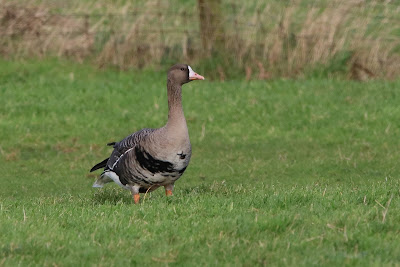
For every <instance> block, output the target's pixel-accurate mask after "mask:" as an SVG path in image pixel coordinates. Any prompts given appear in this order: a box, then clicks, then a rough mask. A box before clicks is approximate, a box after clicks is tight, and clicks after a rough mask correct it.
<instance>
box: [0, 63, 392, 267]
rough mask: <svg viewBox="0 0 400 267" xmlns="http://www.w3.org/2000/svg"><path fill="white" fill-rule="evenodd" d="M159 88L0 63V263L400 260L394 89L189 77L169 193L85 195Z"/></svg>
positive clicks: (150, 82) (58, 66)
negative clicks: (182, 141)
mask: <svg viewBox="0 0 400 267" xmlns="http://www.w3.org/2000/svg"><path fill="white" fill-rule="evenodd" d="M192 67H193V69H194V70H196V66H192ZM201 74H203V75H204V76H205V77H206V78H207V73H201ZM165 80H166V78H165V72H130V73H118V72H114V71H111V70H103V71H100V70H95V69H93V68H91V67H88V66H85V65H74V64H70V63H66V62H59V61H55V60H54V61H45V62H36V61H32V62H6V61H1V62H0V95H1V98H0V140H1V142H0V161H1V164H0V173H1V175H0V197H1V198H0V266H2V265H4V266H16V265H21V266H29V265H37V266H50V265H57V266H76V265H78V266H90V265H99V266H110V265H114V266H121V265H128V264H130V265H134V264H137V265H139V264H141V265H143V264H146V265H181V266H187V265H212V266H220V265H245V266H254V265H279V266H282V265H291V266H299V265H300V266H309V265H318V266H342V265H352V266H353V265H358V266H367V265H370V266H382V265H391V266H392V265H397V266H399V265H400V256H399V255H400V242H399V238H398V236H399V234H400V233H399V232H400V202H399V196H400V194H399V192H400V191H399V188H400V183H399V177H400V167H399V159H400V140H399V138H398V137H399V135H400V127H399V121H400V108H399V105H398V103H399V95H400V93H399V90H398V88H399V86H400V82H399V81H397V82H396V81H394V82H387V81H375V82H369V83H357V82H350V81H335V80H327V79H307V80H298V81H291V80H277V81H268V82H266V81H252V82H249V83H248V82H243V81H229V82H210V81H207V80H206V81H204V82H192V83H190V84H188V85H186V86H185V87H184V95H183V101H184V110H185V115H186V118H187V121H188V126H189V131H190V136H191V141H192V146H193V157H192V160H191V164H190V165H189V168H188V170H187V171H186V172H185V174H184V176H183V177H182V178H181V179H180V180H179V181H178V182H177V183H176V186H175V192H174V193H175V195H174V196H173V197H170V198H166V197H165V196H164V192H163V190H157V191H155V192H153V193H151V194H148V195H147V196H146V197H144V196H142V199H141V204H140V205H134V204H133V200H132V199H131V196H130V194H129V192H127V191H124V190H122V189H119V188H118V187H117V186H116V185H114V184H113V185H108V186H107V187H105V188H104V189H102V190H95V189H93V188H91V185H92V183H93V182H94V180H95V175H92V174H89V173H88V170H89V169H90V168H91V167H92V166H93V165H94V164H95V163H97V162H98V161H100V160H102V159H104V158H105V157H107V156H108V154H109V153H110V152H111V149H110V148H109V147H106V146H105V144H106V143H107V142H110V141H118V140H120V139H122V138H123V137H125V136H126V135H128V134H130V133H131V132H133V131H136V130H139V129H141V128H144V127H160V126H162V125H163V124H164V123H165V121H166V117H167V104H166V90H165Z"/></svg>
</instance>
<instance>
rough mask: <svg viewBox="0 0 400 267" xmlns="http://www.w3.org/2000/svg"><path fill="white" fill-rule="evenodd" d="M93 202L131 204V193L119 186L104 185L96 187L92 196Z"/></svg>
mask: <svg viewBox="0 0 400 267" xmlns="http://www.w3.org/2000/svg"><path fill="white" fill-rule="evenodd" d="M92 201H93V203H94V204H100V205H103V204H113V205H116V204H120V203H124V204H133V199H132V196H131V194H130V193H129V192H128V191H126V190H123V189H121V188H113V187H108V188H107V187H105V188H99V189H96V192H95V193H94V194H93V196H92Z"/></svg>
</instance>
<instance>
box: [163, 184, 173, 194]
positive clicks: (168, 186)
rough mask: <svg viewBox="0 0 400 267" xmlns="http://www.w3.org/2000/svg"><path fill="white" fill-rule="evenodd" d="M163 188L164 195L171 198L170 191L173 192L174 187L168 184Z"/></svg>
mask: <svg viewBox="0 0 400 267" xmlns="http://www.w3.org/2000/svg"><path fill="white" fill-rule="evenodd" d="M164 187H165V195H167V196H172V191H173V190H174V185H173V184H169V185H165V186H164Z"/></svg>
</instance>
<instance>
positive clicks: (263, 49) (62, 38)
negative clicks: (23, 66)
mask: <svg viewBox="0 0 400 267" xmlns="http://www.w3.org/2000/svg"><path fill="white" fill-rule="evenodd" d="M170 2H173V1H161V2H160V1H157V0H151V1H147V2H146V4H145V6H144V7H142V8H141V9H138V7H135V6H132V5H131V4H129V3H128V4H123V5H120V6H119V7H116V6H113V9H112V13H110V12H109V11H107V12H103V13H99V14H97V13H96V14H93V12H90V11H88V10H90V8H88V7H87V6H83V4H81V5H77V6H76V7H74V8H73V9H71V8H70V9H69V10H67V11H66V12H67V13H64V12H63V9H61V12H56V11H55V9H54V8H52V7H49V6H46V5H44V4H34V3H35V2H30V3H29V4H24V5H23V4H18V3H17V2H15V1H12V2H10V1H3V2H1V1H0V34H1V36H2V38H1V40H0V54H1V55H2V56H4V57H8V58H11V57H32V56H34V57H43V56H48V55H51V56H60V57H69V58H73V59H75V60H78V61H83V60H91V61H93V62H96V63H97V64H98V65H99V66H117V67H118V68H121V69H127V68H131V67H137V68H142V67H145V66H159V65H162V64H170V63H171V62H175V61H190V62H197V63H199V64H201V61H202V60H209V58H215V59H216V60H215V61H212V62H213V64H214V65H215V66H214V67H215V69H216V70H217V72H216V73H217V74H216V76H215V77H214V78H219V79H225V78H227V76H229V74H228V73H224V70H225V69H226V67H232V65H234V67H235V68H236V69H238V71H239V72H241V73H242V74H243V76H245V77H246V79H253V78H256V79H270V78H273V77H279V76H280V77H298V76H302V75H304V74H305V73H307V72H309V71H313V70H315V69H324V70H326V72H327V73H328V74H327V75H330V74H332V73H335V72H340V73H342V75H343V74H344V75H347V77H348V78H350V79H357V80H368V79H371V78H390V79H393V78H396V77H399V74H400V54H399V53H398V51H397V52H396V49H397V50H398V49H399V47H400V36H399V33H397V35H396V33H394V32H395V30H396V28H395V26H394V25H396V22H399V19H398V18H399V17H400V16H399V13H400V8H399V7H397V5H395V4H394V3H392V2H390V1H385V2H382V1H378V0H375V1H364V0H354V1H353V0H334V1H329V2H328V3H329V4H324V3H325V2H322V1H321V2H320V3H319V5H311V3H315V2H310V5H308V6H307V7H306V8H305V7H304V2H305V1H293V2H292V4H290V5H288V6H286V7H285V6H284V5H283V4H280V6H278V7H277V6H276V4H275V6H274V5H272V4H265V3H264V1H258V2H257V1H255V2H256V3H257V6H256V8H255V9H253V10H252V11H251V12H250V11H249V7H246V6H239V5H238V4H234V3H231V2H229V1H228V4H229V3H230V5H229V7H230V8H226V12H225V13H224V14H223V16H222V15H220V14H219V15H218V16H219V17H218V16H213V17H212V20H213V21H214V22H213V24H214V25H215V24H218V25H220V26H219V27H221V28H220V29H218V30H215V29H212V28H211V29H210V31H212V34H211V35H213V36H214V37H213V38H214V39H215V40H216V41H215V42H213V41H212V40H202V39H204V36H205V35H204V33H202V34H200V30H199V28H200V26H201V25H203V26H204V25H207V27H209V26H210V24H209V23H206V22H205V21H201V20H202V19H204V18H206V19H207V18H208V17H207V16H205V15H204V12H205V11H204V10H206V7H204V6H202V5H205V4H204V3H203V2H205V1H199V2H198V3H199V6H192V7H190V8H186V7H185V8H181V9H180V10H175V9H174V7H173V6H171V3H170ZM226 2H227V1H225V2H224V3H223V5H224V6H225V7H226V6H227V3H226ZM202 3H203V4H202ZM207 8H209V7H207ZM106 10H110V9H109V8H107V9H106ZM171 10H175V13H173V14H171ZM198 10H203V13H201V14H199V11H198ZM218 19H219V21H218ZM208 20H210V18H208ZM397 30H398V29H397ZM203 31H204V29H203ZM221 35H223V36H221ZM205 45H206V46H207V47H204V46H205ZM207 62H210V61H207ZM232 62H233V63H232Z"/></svg>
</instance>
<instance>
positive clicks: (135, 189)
mask: <svg viewBox="0 0 400 267" xmlns="http://www.w3.org/2000/svg"><path fill="white" fill-rule="evenodd" d="M130 189H131V193H132V196H133V201H135V204H138V203H139V199H140V195H139V187H138V186H135V185H133V186H131V188H130Z"/></svg>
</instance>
